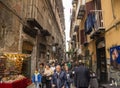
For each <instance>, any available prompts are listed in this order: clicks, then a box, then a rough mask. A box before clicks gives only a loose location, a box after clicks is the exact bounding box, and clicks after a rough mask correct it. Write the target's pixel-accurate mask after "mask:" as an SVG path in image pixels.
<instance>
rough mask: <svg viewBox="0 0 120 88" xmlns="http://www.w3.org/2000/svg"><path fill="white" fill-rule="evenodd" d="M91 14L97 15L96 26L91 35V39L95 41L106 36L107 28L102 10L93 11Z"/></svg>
mask: <svg viewBox="0 0 120 88" xmlns="http://www.w3.org/2000/svg"><path fill="white" fill-rule="evenodd" d="M90 12H91V13H94V14H95V24H94V31H93V32H92V33H91V36H90V38H91V39H94V38H95V37H98V36H100V35H101V34H104V32H105V27H104V22H103V11H102V10H91V11H90Z"/></svg>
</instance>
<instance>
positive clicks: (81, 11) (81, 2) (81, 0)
mask: <svg viewBox="0 0 120 88" xmlns="http://www.w3.org/2000/svg"><path fill="white" fill-rule="evenodd" d="M85 3H86V0H79V1H78V6H77V13H76V17H77V19H82V18H83V17H84V15H85Z"/></svg>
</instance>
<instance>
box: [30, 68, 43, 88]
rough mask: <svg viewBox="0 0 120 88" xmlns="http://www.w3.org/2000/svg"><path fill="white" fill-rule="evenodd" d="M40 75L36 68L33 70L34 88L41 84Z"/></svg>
mask: <svg viewBox="0 0 120 88" xmlns="http://www.w3.org/2000/svg"><path fill="white" fill-rule="evenodd" d="M41 79H42V76H41V74H40V73H39V72H38V69H36V70H35V73H34V75H33V76H32V82H33V83H35V86H36V88H39V85H40V84H41Z"/></svg>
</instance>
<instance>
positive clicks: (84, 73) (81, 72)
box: [75, 62, 90, 88]
mask: <svg viewBox="0 0 120 88" xmlns="http://www.w3.org/2000/svg"><path fill="white" fill-rule="evenodd" d="M75 80H76V81H75V87H76V88H88V86H89V81H90V72H89V70H88V68H87V67H85V66H84V64H83V63H82V62H80V65H79V67H78V68H77V69H76V70H75Z"/></svg>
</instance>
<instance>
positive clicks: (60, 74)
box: [51, 65, 67, 88]
mask: <svg viewBox="0 0 120 88" xmlns="http://www.w3.org/2000/svg"><path fill="white" fill-rule="evenodd" d="M66 81H67V76H66V73H65V72H64V71H62V70H61V66H60V65H57V66H56V72H54V74H53V76H52V80H51V83H52V88H65V86H66Z"/></svg>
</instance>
